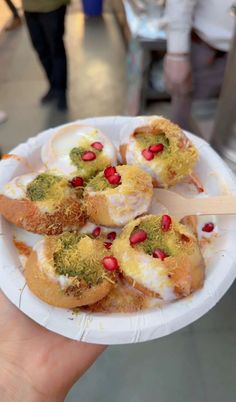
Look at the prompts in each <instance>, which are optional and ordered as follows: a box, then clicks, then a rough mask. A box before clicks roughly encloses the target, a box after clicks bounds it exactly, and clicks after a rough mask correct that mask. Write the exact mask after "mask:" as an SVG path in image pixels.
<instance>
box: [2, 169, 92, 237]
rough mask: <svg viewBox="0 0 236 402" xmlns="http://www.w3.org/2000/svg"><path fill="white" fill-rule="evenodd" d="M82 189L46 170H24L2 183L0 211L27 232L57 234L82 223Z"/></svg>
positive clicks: (83, 215) (83, 221) (83, 216)
mask: <svg viewBox="0 0 236 402" xmlns="http://www.w3.org/2000/svg"><path fill="white" fill-rule="evenodd" d="M82 191H83V190H82V187H80V186H77V187H75V186H74V184H73V182H71V181H68V180H67V179H66V178H64V177H60V176H54V175H52V174H51V173H49V172H48V173H40V174H39V173H30V174H26V175H23V176H19V177H15V178H14V179H13V180H12V181H11V182H9V183H8V184H6V185H5V186H4V187H3V189H2V191H1V192H0V213H1V214H2V215H3V216H4V217H5V218H6V219H7V220H9V221H10V222H11V223H14V224H15V225H16V226H19V227H21V228H23V229H25V230H28V231H30V232H34V233H38V234H48V235H53V234H59V233H62V231H63V230H66V229H68V230H69V229H73V228H75V227H77V226H81V225H83V224H84V223H85V221H86V216H85V213H84V210H83V207H82V203H81V196H82Z"/></svg>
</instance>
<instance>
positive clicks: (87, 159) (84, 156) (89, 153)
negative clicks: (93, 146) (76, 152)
mask: <svg viewBox="0 0 236 402" xmlns="http://www.w3.org/2000/svg"><path fill="white" fill-rule="evenodd" d="M81 158H82V159H83V161H85V162H90V161H93V160H94V159H96V155H95V153H94V152H92V151H84V153H83V154H82V156H81Z"/></svg>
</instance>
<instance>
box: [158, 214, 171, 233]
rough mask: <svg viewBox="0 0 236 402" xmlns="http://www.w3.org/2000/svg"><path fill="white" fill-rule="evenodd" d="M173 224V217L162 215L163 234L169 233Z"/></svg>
mask: <svg viewBox="0 0 236 402" xmlns="http://www.w3.org/2000/svg"><path fill="white" fill-rule="evenodd" d="M171 223H172V220H171V217H170V216H169V215H162V218H161V228H162V230H163V232H168V230H169V229H170V225H171Z"/></svg>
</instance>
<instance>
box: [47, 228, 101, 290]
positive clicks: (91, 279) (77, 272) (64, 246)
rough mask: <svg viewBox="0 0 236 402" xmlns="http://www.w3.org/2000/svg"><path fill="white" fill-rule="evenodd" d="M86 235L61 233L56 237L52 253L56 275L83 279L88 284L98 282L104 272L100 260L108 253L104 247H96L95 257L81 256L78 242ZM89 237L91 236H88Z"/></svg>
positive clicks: (92, 284)
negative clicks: (54, 249) (54, 248)
mask: <svg viewBox="0 0 236 402" xmlns="http://www.w3.org/2000/svg"><path fill="white" fill-rule="evenodd" d="M84 237H88V235H85V234H81V233H63V234H62V235H60V236H59V237H58V239H57V245H56V251H55V252H54V254H53V259H54V264H55V267H56V272H57V274H58V275H65V276H70V277H73V276H74V277H77V279H79V280H80V279H83V280H84V281H85V282H86V283H87V285H88V286H94V285H97V284H98V283H100V282H101V281H102V280H103V278H104V277H105V275H106V273H105V270H104V268H103V266H102V264H101V260H102V258H103V257H104V256H105V255H108V253H107V250H106V249H105V248H104V247H101V249H100V248H97V249H96V257H94V255H93V256H92V255H91V256H88V255H86V256H83V255H81V251H80V250H78V246H79V242H80V240H81V239H82V238H84ZM89 237H91V236H89Z"/></svg>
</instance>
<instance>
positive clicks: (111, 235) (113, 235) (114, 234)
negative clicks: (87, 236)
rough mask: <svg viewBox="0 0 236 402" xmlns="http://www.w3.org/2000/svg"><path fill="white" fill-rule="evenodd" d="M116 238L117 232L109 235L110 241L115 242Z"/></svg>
mask: <svg viewBox="0 0 236 402" xmlns="http://www.w3.org/2000/svg"><path fill="white" fill-rule="evenodd" d="M115 238H116V232H110V233H108V234H107V239H108V240H110V241H113V240H115Z"/></svg>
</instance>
